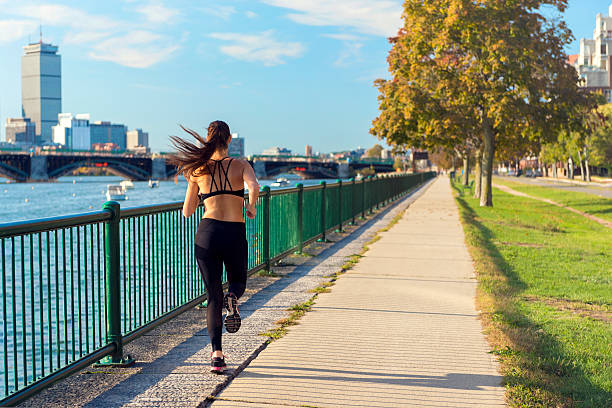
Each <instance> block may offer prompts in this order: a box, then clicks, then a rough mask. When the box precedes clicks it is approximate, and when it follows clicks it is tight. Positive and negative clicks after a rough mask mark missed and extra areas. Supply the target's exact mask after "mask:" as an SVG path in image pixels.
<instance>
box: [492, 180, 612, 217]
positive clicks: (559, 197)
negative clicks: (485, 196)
mask: <svg viewBox="0 0 612 408" xmlns="http://www.w3.org/2000/svg"><path fill="white" fill-rule="evenodd" d="M495 183H498V184H502V185H505V186H508V187H510V188H512V189H513V190H516V191H520V192H521V193H525V194H529V195H531V196H534V197H540V198H547V199H549V200H552V201H554V202H556V203H559V204H561V205H564V206H566V207H572V208H574V209H576V210H578V211H582V212H584V213H587V214H590V215H594V216H596V217H599V218H602V219H604V220H607V221H612V199H610V198H604V197H600V196H597V195H595V194H588V193H581V192H578V191H570V190H567V189H564V188H563V186H559V187H558V188H557V187H541V186H532V185H529V184H524V183H521V182H517V181H511V180H507V179H504V178H502V177H496V178H495Z"/></svg>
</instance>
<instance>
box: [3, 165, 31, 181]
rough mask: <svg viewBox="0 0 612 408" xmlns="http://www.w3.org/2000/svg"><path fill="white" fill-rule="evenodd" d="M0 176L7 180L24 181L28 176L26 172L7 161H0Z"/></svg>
mask: <svg viewBox="0 0 612 408" xmlns="http://www.w3.org/2000/svg"><path fill="white" fill-rule="evenodd" d="M0 176H2V177H5V178H7V179H9V180H15V181H25V180H27V178H28V173H26V172H25V171H23V170H21V169H19V168H17V167H13V166H11V165H9V164H7V163H3V162H0Z"/></svg>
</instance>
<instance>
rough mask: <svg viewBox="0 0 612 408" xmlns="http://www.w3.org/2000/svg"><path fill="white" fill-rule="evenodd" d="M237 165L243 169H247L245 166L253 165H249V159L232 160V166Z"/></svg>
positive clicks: (235, 158) (236, 158)
mask: <svg viewBox="0 0 612 408" xmlns="http://www.w3.org/2000/svg"><path fill="white" fill-rule="evenodd" d="M234 163H235V164H236V165H237V167H240V168H242V169H244V168H245V166H250V165H251V163H249V161H248V160H247V159H243V158H242V157H234V158H233V160H232V166H233V165H235V164H234Z"/></svg>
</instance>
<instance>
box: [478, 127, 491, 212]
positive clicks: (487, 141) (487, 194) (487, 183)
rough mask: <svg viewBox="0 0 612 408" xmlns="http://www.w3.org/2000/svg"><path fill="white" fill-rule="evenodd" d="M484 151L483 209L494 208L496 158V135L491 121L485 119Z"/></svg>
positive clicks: (481, 201)
mask: <svg viewBox="0 0 612 408" xmlns="http://www.w3.org/2000/svg"><path fill="white" fill-rule="evenodd" d="M482 127H483V134H484V150H483V158H482V175H483V176H484V183H483V185H482V192H481V194H480V206H481V207H493V158H494V156H495V133H493V129H492V128H491V124H490V123H489V119H488V118H487V117H483V119H482Z"/></svg>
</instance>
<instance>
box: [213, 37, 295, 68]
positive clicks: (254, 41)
mask: <svg viewBox="0 0 612 408" xmlns="http://www.w3.org/2000/svg"><path fill="white" fill-rule="evenodd" d="M210 37H211V38H215V39H218V40H222V41H229V42H230V43H231V44H230V45H223V46H221V47H219V49H220V50H221V52H222V53H224V54H227V55H229V56H232V57H234V58H236V59H239V60H243V61H249V62H261V63H263V64H264V65H265V66H273V65H279V64H284V63H285V61H284V58H285V57H293V58H295V57H299V56H301V55H302V54H303V53H304V46H303V45H302V44H300V43H299V42H281V41H278V40H276V39H275V38H274V31H273V30H268V31H264V32H262V33H259V34H240V33H212V34H210Z"/></svg>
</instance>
